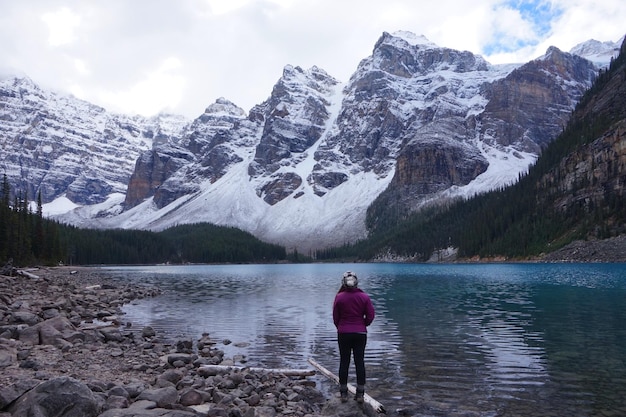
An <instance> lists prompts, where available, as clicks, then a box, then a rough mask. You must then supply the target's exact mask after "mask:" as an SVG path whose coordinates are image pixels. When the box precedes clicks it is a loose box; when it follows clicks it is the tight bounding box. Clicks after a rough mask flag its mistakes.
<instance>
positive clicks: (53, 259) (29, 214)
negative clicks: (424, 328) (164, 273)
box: [0, 175, 287, 266]
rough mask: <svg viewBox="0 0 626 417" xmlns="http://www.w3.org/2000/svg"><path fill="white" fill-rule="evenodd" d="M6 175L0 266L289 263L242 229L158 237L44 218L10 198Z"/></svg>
mask: <svg viewBox="0 0 626 417" xmlns="http://www.w3.org/2000/svg"><path fill="white" fill-rule="evenodd" d="M11 195H12V193H11V188H10V185H9V183H8V180H7V177H6V175H5V176H4V178H3V182H2V189H1V195H0V261H3V262H5V263H6V262H8V261H9V260H10V261H11V262H12V263H13V265H15V266H26V265H34V264H44V265H57V264H59V263H61V264H66V265H97V264H109V265H124V264H155V263H166V262H169V263H257V262H277V261H284V260H286V259H287V253H286V250H285V248H284V247H282V246H279V245H273V244H268V243H265V242H262V241H260V240H258V239H257V238H255V237H254V236H252V235H251V234H249V233H246V232H243V231H242V230H239V229H235V228H230V227H221V226H215V225H211V224H208V223H199V224H192V225H182V226H176V227H172V228H170V229H167V230H164V231H162V232H151V231H144V230H122V229H107V230H97V229H82V228H77V227H74V226H69V225H65V224H61V223H59V222H56V221H53V220H50V219H46V218H44V217H43V213H42V204H41V195H38V198H37V209H36V211H35V212H33V211H32V209H31V208H30V206H31V204H30V203H29V201H28V199H27V198H26V196H25V195H21V194H20V193H17V194H16V196H15V197H14V198H13V199H11Z"/></svg>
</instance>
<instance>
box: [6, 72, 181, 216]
mask: <svg viewBox="0 0 626 417" xmlns="http://www.w3.org/2000/svg"><path fill="white" fill-rule="evenodd" d="M182 122H183V119H182V118H181V117H179V116H159V117H155V118H152V119H145V118H140V117H129V116H124V115H114V114H110V113H108V112H107V111H106V110H105V109H103V108H101V107H98V106H94V105H92V104H89V103H87V102H84V101H81V100H77V99H75V98H73V97H69V96H65V95H61V94H57V93H54V92H48V91H44V90H42V89H41V88H39V87H38V86H37V85H36V84H34V83H33V82H32V81H31V80H30V79H28V78H18V77H8V78H4V79H1V80H0V144H1V145H0V160H2V166H1V168H2V170H3V172H4V173H6V175H7V177H8V178H9V180H10V183H11V184H12V186H13V189H14V190H19V192H21V193H22V195H24V193H25V194H26V195H27V197H28V198H29V199H31V200H34V199H35V197H36V195H37V193H38V192H41V196H42V201H43V202H49V201H52V200H54V199H55V198H58V197H59V196H62V195H65V196H66V197H67V198H68V199H70V200H71V201H72V202H74V203H76V204H85V205H90V204H96V203H101V202H103V201H105V200H106V199H107V198H108V197H109V196H110V195H111V194H113V193H124V192H125V191H126V186H127V184H128V180H129V177H130V174H131V173H132V170H133V166H134V165H135V161H136V159H137V157H138V156H139V152H141V151H142V150H148V149H150V148H151V146H152V143H153V141H154V140H155V139H156V140H158V139H159V138H162V137H169V136H177V135H178V131H177V129H178V127H179V126H180V125H181V123H182Z"/></svg>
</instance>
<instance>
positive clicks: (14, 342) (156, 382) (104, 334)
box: [0, 267, 376, 417]
mask: <svg viewBox="0 0 626 417" xmlns="http://www.w3.org/2000/svg"><path fill="white" fill-rule="evenodd" d="M14 272H16V271H14ZM109 278H110V277H108V276H107V275H106V274H99V273H98V272H97V270H95V269H91V268H68V267H58V268H39V269H36V270H29V271H24V272H23V273H22V274H21V275H16V274H14V275H12V276H8V275H0V374H1V375H0V417H8V416H12V417H18V416H29V415H38V416H42V417H45V416H58V417H62V416H78V415H80V416H84V417H91V416H93V417H95V416H102V417H131V416H144V417H145V416H161V417H185V416H227V417H239V416H241V417H273V416H282V415H289V416H293V417H305V416H307V417H309V416H310V417H314V416H322V415H338V414H341V415H346V416H348V415H349V416H364V415H368V416H373V415H376V413H375V412H374V411H373V410H368V409H367V407H358V406H357V405H356V403H355V404H350V403H348V404H341V403H340V402H339V401H337V400H336V399H335V398H334V397H332V398H325V396H324V394H323V393H322V392H321V391H319V390H318V389H316V388H315V382H314V381H310V380H308V379H307V378H306V377H303V376H293V375H289V376H288V375H286V374H285V373H281V372H277V371H276V370H274V371H273V370H260V369H258V368H249V367H246V366H233V365H235V363H234V360H233V359H232V358H226V357H224V352H223V351H222V350H220V349H219V348H218V346H217V343H215V342H214V341H212V340H211V339H210V337H209V334H205V335H203V336H202V337H201V338H200V340H197V341H196V342H195V343H194V342H193V341H191V340H181V341H177V342H169V341H165V340H161V339H160V338H159V336H158V335H157V334H156V332H155V331H154V330H153V329H152V328H150V327H146V328H144V329H141V330H136V329H132V325H131V324H130V323H124V322H123V320H121V319H120V317H121V310H120V307H121V306H122V305H124V304H126V303H129V302H130V301H132V300H135V299H140V298H144V297H153V296H157V295H159V293H160V292H159V290H158V288H148V287H138V286H132V285H129V284H127V283H123V282H122V281H119V282H117V281H116V282H112V281H111V280H110V279H109ZM239 359H240V362H244V361H245V358H239ZM212 365H222V366H217V367H216V366H212ZM227 365H229V366H227Z"/></svg>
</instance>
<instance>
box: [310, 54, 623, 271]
mask: <svg viewBox="0 0 626 417" xmlns="http://www.w3.org/2000/svg"><path fill="white" fill-rule="evenodd" d="M625 49H626V42H625V43H624V44H623V45H622V48H621V53H620V55H619V57H618V58H617V59H615V60H614V61H613V62H612V63H611V65H610V68H609V69H608V70H607V71H603V72H601V73H600V75H599V76H598V78H597V80H596V81H595V83H594V85H593V86H592V87H591V88H590V89H589V91H587V93H586V94H585V95H584V96H583V98H582V99H581V100H580V102H579V104H578V105H577V107H576V109H575V111H574V113H573V114H572V117H571V120H570V123H569V124H568V126H567V127H566V129H564V131H563V132H562V134H561V135H560V136H559V137H558V138H557V139H555V141H553V142H552V143H551V144H550V145H549V146H548V147H547V148H546V149H545V150H544V152H543V154H542V155H541V157H540V158H539V159H538V160H537V163H536V164H535V165H534V166H533V167H531V169H530V170H529V173H528V174H527V175H526V176H524V177H522V178H520V180H519V181H518V183H516V184H515V185H513V186H511V187H508V188H505V189H502V190H498V191H493V192H490V193H487V194H483V195H480V196H477V197H475V198H472V199H470V200H467V201H457V202H454V203H451V204H450V205H449V207H438V208H436V209H433V208H431V209H428V210H424V211H421V212H419V213H416V214H413V215H412V216H411V217H410V218H409V219H408V220H407V221H405V222H403V223H402V224H400V225H399V226H397V227H393V228H390V229H387V230H385V231H382V232H377V233H375V234H373V235H372V236H370V238H369V239H368V240H366V241H363V242H359V243H357V244H355V245H350V246H347V247H343V248H336V249H330V250H327V251H323V252H320V253H319V254H318V257H319V258H333V257H350V256H352V257H359V258H362V259H371V258H372V257H375V256H376V255H378V254H381V253H387V252H391V253H393V254H397V255H401V256H414V257H415V258H414V259H416V260H422V261H425V260H427V259H428V258H429V257H430V256H431V254H432V253H433V251H435V250H437V249H441V248H446V247H449V246H453V247H456V248H458V250H459V256H461V257H473V256H481V257H496V256H505V257H509V258H526V257H533V256H537V255H539V254H541V253H547V252H551V251H553V250H556V249H558V248H560V247H562V246H563V245H565V244H567V243H569V242H571V241H573V240H575V239H590V238H593V239H596V238H597V239H604V238H608V237H611V236H617V235H620V234H624V233H626V201H625V187H626V50H625ZM390 223H393V222H390Z"/></svg>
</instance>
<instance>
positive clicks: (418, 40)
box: [391, 30, 437, 48]
mask: <svg viewBox="0 0 626 417" xmlns="http://www.w3.org/2000/svg"><path fill="white" fill-rule="evenodd" d="M391 35H392V36H394V37H396V38H399V39H402V40H403V41H405V42H407V43H408V44H409V45H412V46H418V45H422V46H426V47H429V48H436V47H437V45H436V44H434V43H433V42H431V41H430V40H429V39H428V38H427V37H426V36H424V35H416V34H415V33H413V32H409V31H406V30H397V31H395V32H393V33H392V34H391Z"/></svg>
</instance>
